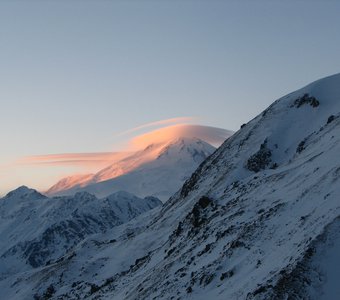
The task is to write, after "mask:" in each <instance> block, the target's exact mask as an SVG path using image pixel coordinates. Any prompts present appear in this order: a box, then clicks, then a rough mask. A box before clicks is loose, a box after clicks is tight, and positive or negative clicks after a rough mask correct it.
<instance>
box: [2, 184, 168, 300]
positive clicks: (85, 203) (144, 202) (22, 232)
mask: <svg viewBox="0 0 340 300" xmlns="http://www.w3.org/2000/svg"><path fill="white" fill-rule="evenodd" d="M161 204H162V202H161V201H160V200H159V199H157V198H155V197H146V198H144V199H141V198H138V197H136V196H134V195H132V194H129V193H127V192H117V193H115V194H112V195H110V196H108V197H106V198H104V199H97V198H96V197H95V196H93V195H91V194H88V193H86V192H82V193H76V194H75V195H74V196H68V197H67V196H66V197H55V198H47V197H46V196H44V195H42V194H40V193H39V192H37V191H36V190H33V189H29V188H27V187H25V186H22V187H19V188H18V189H16V190H14V191H12V192H10V193H8V194H7V195H6V196H5V197H4V198H2V199H0V216H1V218H0V237H1V239H0V278H4V277H6V276H8V275H10V274H13V273H17V272H19V271H20V272H22V271H24V270H30V269H32V268H38V267H42V266H46V265H49V264H52V263H55V262H56V261H61V260H63V257H64V256H65V255H68V253H70V251H72V249H73V248H74V247H76V246H77V244H78V243H79V242H81V241H83V240H84V239H85V238H86V237H87V236H89V235H91V234H95V233H104V232H105V231H107V230H109V229H111V228H113V227H115V226H118V225H121V224H123V223H125V222H127V221H130V220H131V219H133V218H135V217H137V216H139V215H140V214H142V213H144V212H146V211H148V210H150V209H153V208H155V207H157V206H159V205H161ZM107 242H108V243H110V241H107ZM0 298H1V297H0Z"/></svg>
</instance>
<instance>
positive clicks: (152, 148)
mask: <svg viewBox="0 0 340 300" xmlns="http://www.w3.org/2000/svg"><path fill="white" fill-rule="evenodd" d="M230 135H231V133H230ZM214 151H215V148H214V147H213V146H211V145H210V144H208V143H206V142H204V141H202V140H200V139H197V138H176V139H175V140H170V141H167V142H161V143H155V144H150V145H149V146H148V147H146V148H145V149H143V150H141V151H137V152H136V153H134V154H132V155H130V156H128V157H126V158H124V159H122V160H120V161H117V162H115V163H113V164H112V165H110V166H108V167H106V168H104V169H103V170H100V171H99V172H97V173H96V174H94V175H84V176H82V177H79V176H72V177H69V178H64V179H62V180H61V181H59V182H58V183H57V184H56V185H54V186H53V187H51V188H50V189H49V191H48V192H47V194H49V195H55V194H57V195H71V194H74V193H75V192H79V191H87V192H89V193H91V194H94V195H96V196H98V197H105V196H107V195H109V194H111V193H113V192H116V191H119V190H126V191H129V192H131V193H133V194H135V195H137V196H139V197H145V196H147V195H152V196H155V197H158V198H159V199H161V200H163V201H165V200H167V199H168V198H169V197H170V196H171V195H172V194H174V193H175V192H176V191H177V190H178V189H179V188H180V187H181V185H182V184H183V183H184V182H185V180H186V179H188V178H189V177H190V175H191V174H192V172H193V171H195V169H196V168H197V167H198V166H199V164H200V163H201V162H203V161H204V160H205V159H206V158H207V157H208V156H209V155H210V154H212V153H213V152H214Z"/></svg>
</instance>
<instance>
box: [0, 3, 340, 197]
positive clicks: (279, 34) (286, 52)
mask: <svg viewBox="0 0 340 300" xmlns="http://www.w3.org/2000/svg"><path fill="white" fill-rule="evenodd" d="M339 13H340V1H298V0H296V1H260V0H259V1H214V0H210V1H200V0H198V1H189V0H183V1H176V0H175V1H143V0H142V1H132V0H130V1H104V0H99V1H98V0H96V1H94V0H93V1H86V0H85V1H80V0H68V1H66V0H64V1H63V0H61V1H49V0H47V1H30V0H27V1H16V0H14V1H7V0H3V1H1V2H0V108H1V117H0V128H1V131H0V141H1V152H0V194H2V193H5V192H6V191H8V190H9V189H11V188H14V187H15V186H16V185H18V184H25V182H26V181H27V180H28V179H29V180H28V181H29V183H33V185H35V186H34V187H39V186H40V185H42V184H43V183H44V184H45V185H46V184H47V183H48V182H52V181H54V180H56V179H57V177H58V176H59V177H60V176H61V175H64V174H66V173H67V172H71V171H74V169H72V170H71V169H65V167H64V166H62V167H61V166H55V167H53V168H51V166H49V167H47V166H44V167H35V168H27V167H25V168H24V167H23V166H18V164H16V163H15V162H16V161H18V160H21V159H22V158H24V157H28V156H33V155H48V154H63V153H98V152H105V153H107V152H109V153H110V152H112V151H116V149H117V148H119V147H118V146H119V145H121V143H122V142H124V140H126V139H127V138H131V135H133V134H135V133H143V132H147V130H149V129H150V127H149V126H145V127H144V125H145V124H149V123H155V122H156V124H158V125H161V126H163V125H164V124H162V122H163V121H164V120H169V119H170V120H175V122H172V124H176V122H178V120H182V121H183V120H190V122H191V123H195V124H203V125H208V126H214V127H219V128H225V129H229V130H233V131H236V130H238V129H239V127H240V125H241V124H243V123H245V122H247V121H249V120H250V119H252V118H253V117H255V116H256V115H257V114H259V113H260V112H261V111H262V110H264V109H265V108H266V107H267V106H268V105H270V104H271V103H272V102H273V101H274V100H276V99H277V98H279V97H281V96H283V95H285V94H287V93H290V92H292V91H293V90H296V89H299V88H301V87H302V86H304V85H306V84H308V83H310V82H312V81H314V80H317V79H320V78H322V77H325V76H328V75H332V74H335V73H338V72H339V71H340V59H339V53H340V35H339V32H338V29H339V28H340V18H339ZM176 120H177V121H176ZM167 122H168V121H165V124H168V123H169V122H168V123H167ZM170 123H171V122H170ZM140 127H141V128H140ZM133 128H137V129H138V130H139V131H138V132H136V131H133V130H132V131H131V129H133ZM14 166H15V167H14Z"/></svg>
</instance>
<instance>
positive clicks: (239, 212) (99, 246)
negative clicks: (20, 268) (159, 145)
mask: <svg viewBox="0 0 340 300" xmlns="http://www.w3.org/2000/svg"><path fill="white" fill-rule="evenodd" d="M339 99H340V75H335V76H331V77H328V78H325V79H322V80H319V81H316V82H314V83H312V84H311V85H308V86H307V87H305V88H303V89H301V90H298V91H296V92H294V93H291V94H289V95H287V96H285V97H283V98H281V99H279V100H278V101H276V102H274V103H273V105H271V106H270V107H269V108H268V109H267V110H265V111H264V112H263V113H262V114H260V115H259V116H257V117H256V118H255V119H253V120H251V121H250V122H249V123H248V124H246V125H245V126H243V127H242V129H241V130H239V131H238V132H237V133H236V134H234V135H233V136H232V137H231V138H229V139H228V140H227V141H226V142H225V143H224V144H223V145H222V146H221V147H220V148H219V149H218V150H217V151H216V152H214V153H213V154H212V155H211V156H210V157H209V158H208V159H207V160H205V161H204V163H202V164H201V165H200V166H199V168H198V169H197V170H196V171H195V172H194V173H193V175H192V176H191V178H190V179H189V180H187V181H186V183H185V184H184V186H183V187H182V189H181V190H180V191H178V192H177V193H176V194H175V195H174V196H173V197H171V198H170V199H169V201H167V202H166V203H165V205H163V206H162V207H159V208H156V209H155V210H152V211H150V212H147V213H145V214H143V215H141V216H140V217H138V218H136V219H134V220H132V221H130V222H128V223H125V224H123V225H121V226H118V227H116V228H115V229H114V230H108V231H107V232H105V233H101V234H97V235H93V236H91V237H88V238H85V239H84V240H83V241H82V242H80V243H79V244H78V245H77V246H76V247H75V248H74V249H73V252H72V253H70V252H69V253H68V254H67V255H66V256H65V257H64V259H63V260H61V261H59V262H55V263H53V264H50V265H49V266H45V267H41V268H40V269H35V270H30V271H27V272H18V273H17V274H12V275H11V276H7V277H5V278H3V280H2V281H0V288H1V290H2V292H3V295H5V296H6V297H7V298H8V299H12V298H15V297H18V299H31V298H32V296H33V295H35V296H36V299H46V298H48V297H50V298H52V299H84V298H86V299H195V300H196V299H325V300H329V299H334V298H333V296H334V295H338V294H337V293H338V280H337V278H338V277H337V276H338V272H339V271H338V270H339V268H336V267H334V266H335V265H336V264H338V263H339V255H338V253H339V252H338V250H339V243H340V242H339V240H340V238H339V215H340V199H339V195H340V160H339V158H338V155H339V153H340V101H339ZM108 240H114V242H113V243H107V241H108Z"/></svg>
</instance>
